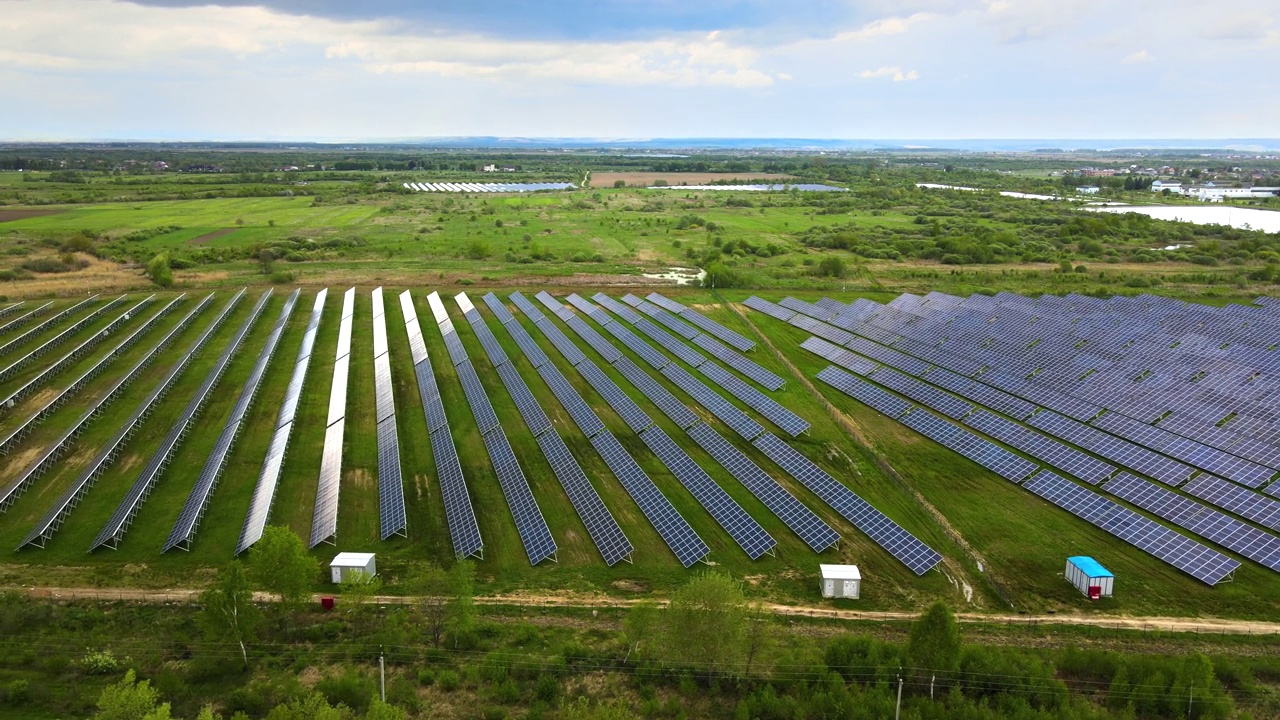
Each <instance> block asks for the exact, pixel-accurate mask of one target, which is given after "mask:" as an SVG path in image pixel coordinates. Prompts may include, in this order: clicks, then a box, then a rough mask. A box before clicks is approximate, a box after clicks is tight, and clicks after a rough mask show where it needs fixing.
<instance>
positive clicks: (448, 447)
mask: <svg viewBox="0 0 1280 720" xmlns="http://www.w3.org/2000/svg"><path fill="white" fill-rule="evenodd" d="M400 309H401V311H402V312H403V313H404V320H405V332H406V333H408V335H409V352H410V354H411V355H412V357H413V374H414V377H415V378H417V381H418V396H419V398H420V399H421V401H422V413H423V415H424V416H425V417H426V421H427V434H428V436H429V437H430V439H431V454H432V456H433V457H434V458H435V465H436V477H437V480H438V482H439V483H440V494H441V496H442V497H443V499H444V516H445V520H446V522H447V523H448V525H449V540H450V542H451V543H452V545H453V554H454V557H457V558H466V557H479V556H481V555H482V554H483V551H484V541H483V540H482V539H481V538H480V526H479V525H478V524H477V523H476V513H475V508H473V507H472V506H471V493H470V492H469V491H468V490H467V482H466V479H465V478H464V477H463V475H462V463H461V462H459V460H458V450H457V448H456V446H454V444H453V435H452V434H451V433H450V432H449V419H448V417H446V416H445V412H444V403H442V402H441V401H440V388H439V387H438V386H437V385H436V376H435V370H434V369H433V368H432V366H431V358H430V357H429V356H428V355H427V345H426V342H425V341H424V340H423V338H422V328H421V327H420V326H419V325H418V311H417V310H416V309H415V308H414V307H413V296H412V295H411V294H410V293H409V292H408V291H405V292H403V293H401V294H400Z"/></svg>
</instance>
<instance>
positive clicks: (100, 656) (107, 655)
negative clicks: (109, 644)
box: [80, 650, 120, 675]
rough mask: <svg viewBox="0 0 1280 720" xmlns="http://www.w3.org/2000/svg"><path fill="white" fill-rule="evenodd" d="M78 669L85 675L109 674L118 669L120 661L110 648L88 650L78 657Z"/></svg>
mask: <svg viewBox="0 0 1280 720" xmlns="http://www.w3.org/2000/svg"><path fill="white" fill-rule="evenodd" d="M80 669H81V670H82V671H84V673H85V674H86V675H110V674H111V673H114V672H116V671H117V670H119V669H120V661H119V660H116V656H115V655H113V654H112V653H111V651H110V650H90V651H88V652H86V653H85V654H84V657H82V658H80Z"/></svg>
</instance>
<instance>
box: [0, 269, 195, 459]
mask: <svg viewBox="0 0 1280 720" xmlns="http://www.w3.org/2000/svg"><path fill="white" fill-rule="evenodd" d="M212 297H213V296H212V295H208V296H206V297H205V299H204V300H202V301H201V302H200V303H199V306H198V307H199V309H204V307H205V306H206V305H207V304H208V303H209V301H210V299H211V298H212ZM185 298H186V293H183V294H182V295H179V296H178V297H175V298H173V299H172V300H170V301H169V302H168V303H167V304H166V305H165V306H164V307H162V308H160V310H159V311H158V312H156V314H154V315H152V316H151V317H149V318H147V319H146V321H144V322H143V323H142V324H141V325H139V326H138V327H137V328H134V330H133V332H131V333H129V334H128V335H127V336H125V338H124V339H123V340H121V341H120V342H118V343H116V345H115V347H113V348H111V349H110V350H109V351H107V353H106V354H105V355H103V356H102V357H100V358H98V360H97V361H96V362H94V363H93V365H91V366H89V369H88V370H85V371H84V372H83V373H81V374H80V376H79V377H77V378H76V379H75V380H73V381H71V383H70V384H68V385H67V386H66V387H64V388H63V389H62V390H60V391H58V392H56V393H54V394H53V396H52V397H50V398H49V399H48V400H46V401H45V402H44V404H43V405H41V406H40V409H39V410H36V411H35V412H34V413H32V414H31V415H30V416H28V417H27V419H26V420H23V421H22V422H21V423H20V424H19V425H18V426H17V427H16V428H14V429H13V430H11V431H10V432H9V434H8V435H6V436H5V437H4V439H2V440H0V455H8V454H9V452H10V451H11V450H13V448H14V447H15V446H16V445H17V444H18V443H19V442H20V441H21V440H22V438H24V437H26V436H27V434H28V433H30V432H31V430H32V429H33V428H34V427H35V426H36V424H38V423H39V422H40V421H41V420H44V419H45V418H46V417H48V416H49V415H50V414H51V413H52V412H53V411H54V410H56V409H57V408H58V407H60V406H61V405H62V404H63V403H65V402H66V401H67V400H69V399H71V398H72V397H74V396H75V395H76V393H78V392H80V391H81V390H83V389H84V388H85V386H87V385H88V384H89V382H90V381H91V380H93V379H94V378H96V377H97V376H98V375H100V374H101V373H102V371H104V370H106V369H107V368H108V367H110V365H111V363H113V362H115V361H116V360H118V359H119V358H120V356H121V355H123V354H124V352H125V351H126V350H128V349H129V348H131V347H133V345H134V343H136V342H137V341H138V340H139V339H140V338H141V337H142V336H143V335H145V334H146V333H147V332H148V331H150V330H151V329H152V328H153V327H155V325H156V323H157V322H158V321H159V320H160V319H161V318H163V317H165V316H166V315H168V314H169V312H170V311H172V310H173V309H174V308H175V307H177V306H178V304H179V303H181V302H182V301H183V300H184V299H185ZM190 317H194V316H189V318H190ZM189 318H188V319H187V320H185V321H184V323H185V322H189ZM182 327H183V328H185V327H186V325H185V324H182ZM172 337H173V333H172V331H171V332H170V334H169V335H168V336H166V338H165V340H164V341H162V342H167V341H169V340H171V339H172ZM148 357H150V355H148ZM20 394H25V393H24V392H23V389H19V390H18V391H16V392H15V393H14V395H13V396H12V397H11V399H10V401H8V402H12V403H15V404H16V402H17V399H15V398H17V397H18V395H20ZM8 402H6V403H5V404H8Z"/></svg>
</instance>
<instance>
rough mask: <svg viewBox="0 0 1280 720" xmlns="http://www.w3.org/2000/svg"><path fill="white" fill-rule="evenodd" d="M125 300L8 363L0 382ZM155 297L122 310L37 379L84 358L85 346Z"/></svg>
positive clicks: (123, 297)
mask: <svg viewBox="0 0 1280 720" xmlns="http://www.w3.org/2000/svg"><path fill="white" fill-rule="evenodd" d="M127 298H128V296H127V295H121V296H120V297H118V298H116V299H115V300H112V301H110V302H108V303H107V304H105V305H103V306H101V307H99V308H97V309H95V310H94V311H93V312H90V313H89V314H88V315H85V316H84V317H82V318H80V319H79V320H77V321H76V322H74V323H72V324H71V325H70V326H68V327H66V328H63V329H62V331H61V332H59V333H58V334H57V335H54V336H53V337H51V338H49V339H48V340H45V341H44V342H42V343H40V344H39V345H38V346H36V347H35V348H33V349H31V350H29V351H28V352H27V353H26V354H25V355H23V356H22V357H20V358H18V359H17V360H14V361H13V362H11V363H9V365H8V366H7V367H5V368H4V369H3V370H0V382H3V381H4V380H8V379H9V378H11V377H13V376H14V375H15V374H16V373H17V372H18V371H20V370H22V369H23V368H25V367H26V366H28V365H30V364H31V363H33V362H35V361H36V360H37V359H38V358H40V357H42V356H44V355H45V354H47V353H48V352H49V351H50V350H53V349H54V348H56V347H57V346H59V345H61V344H62V343H64V342H66V341H68V340H70V339H71V338H72V337H73V336H75V335H76V334H77V333H79V332H80V331H81V330H83V329H84V328H85V327H87V326H88V325H90V324H91V323H93V322H94V321H95V320H97V319H98V318H99V317H100V316H101V315H103V314H105V313H106V312H107V311H108V310H111V309H112V308H114V307H116V306H117V305H120V304H121V303H123V302H124V301H125V300H126V299H127ZM154 298H155V295H152V296H150V297H147V298H144V299H143V300H142V301H141V302H139V303H138V304H137V305H134V307H133V308H132V309H131V310H127V311H125V312H124V313H123V314H121V315H120V316H118V317H116V318H115V319H114V320H112V321H111V322H110V323H108V324H107V326H106V328H104V329H103V330H99V331H98V332H96V333H94V335H93V336H92V337H90V338H89V339H88V340H85V341H84V342H83V343H81V345H80V346H79V347H78V348H77V349H76V350H72V351H71V353H69V354H67V355H65V356H63V358H62V359H60V360H58V361H57V362H55V363H53V364H52V365H50V366H48V367H46V368H45V369H44V372H42V373H41V374H40V375H37V376H36V377H37V378H40V377H44V376H47V375H49V374H51V373H54V372H57V369H58V368H60V367H63V366H65V365H66V364H67V363H69V362H71V361H72V360H74V359H75V358H76V357H79V356H80V355H83V354H84V353H85V352H88V349H87V348H86V344H88V348H92V347H93V345H94V344H96V343H95V342H94V341H95V339H96V340H98V341H101V340H102V339H104V338H105V337H106V334H104V330H106V329H114V328H116V327H119V325H120V324H121V323H123V322H125V321H127V320H128V319H129V318H130V317H132V316H133V314H134V313H137V312H139V311H141V310H142V308H144V307H146V306H147V305H150V304H151V301H152V300H153V299H154ZM90 343H91V344H90ZM0 407H11V405H10V401H9V400H6V401H4V402H0Z"/></svg>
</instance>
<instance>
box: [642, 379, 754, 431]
mask: <svg viewBox="0 0 1280 720" xmlns="http://www.w3.org/2000/svg"><path fill="white" fill-rule="evenodd" d="M662 374H663V375H664V376H665V377H666V378H667V379H668V380H670V381H671V382H673V383H675V385H676V387H678V388H680V389H681V390H683V391H684V392H685V393H687V394H688V395H689V396H690V397H692V398H693V399H694V400H695V401H697V403H698V404H699V405H701V406H702V407H704V408H706V409H707V410H708V411H710V412H711V414H712V415H715V416H716V417H717V418H719V420H720V421H721V422H723V423H724V424H725V425H728V426H729V427H730V428H731V429H732V430H733V431H734V432H736V433H738V434H739V435H741V436H742V437H743V438H745V439H747V440H750V439H752V438H754V437H755V436H757V435H759V434H760V433H762V432H764V428H763V427H761V426H760V423H758V422H756V421H755V420H752V419H751V418H749V417H747V414H746V413H744V412H742V411H741V410H739V409H738V408H737V406H735V405H733V404H732V403H730V402H729V401H728V400H725V399H724V398H723V397H721V396H720V395H719V394H717V393H716V392H714V391H713V390H712V389H711V388H709V387H707V386H706V385H703V384H702V383H701V382H700V381H699V380H698V379H697V378H695V377H693V376H692V375H690V374H689V373H688V372H687V371H685V369H684V368H682V367H679V366H677V365H668V366H666V367H664V368H662Z"/></svg>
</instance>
